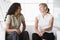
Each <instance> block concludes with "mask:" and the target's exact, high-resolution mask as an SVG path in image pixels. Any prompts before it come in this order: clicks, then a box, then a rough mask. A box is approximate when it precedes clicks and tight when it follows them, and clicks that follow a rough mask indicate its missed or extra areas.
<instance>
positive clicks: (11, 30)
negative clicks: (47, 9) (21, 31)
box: [6, 23, 16, 32]
mask: <svg viewBox="0 0 60 40" xmlns="http://www.w3.org/2000/svg"><path fill="white" fill-rule="evenodd" d="M6 31H7V32H13V31H16V29H10V24H9V23H7V24H6Z"/></svg>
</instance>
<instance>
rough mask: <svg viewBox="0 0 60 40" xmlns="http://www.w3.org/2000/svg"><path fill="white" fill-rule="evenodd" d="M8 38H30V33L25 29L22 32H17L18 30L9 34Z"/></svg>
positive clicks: (22, 39)
mask: <svg viewBox="0 0 60 40" xmlns="http://www.w3.org/2000/svg"><path fill="white" fill-rule="evenodd" d="M6 40H29V34H28V32H27V31H24V32H23V33H21V34H17V32H12V33H11V34H8V35H7V37H6Z"/></svg>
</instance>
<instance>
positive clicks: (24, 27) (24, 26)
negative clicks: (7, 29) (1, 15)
mask: <svg viewBox="0 0 60 40" xmlns="http://www.w3.org/2000/svg"><path fill="white" fill-rule="evenodd" d="M22 24H23V29H22V32H24V31H25V29H26V24H25V21H23V22H22Z"/></svg>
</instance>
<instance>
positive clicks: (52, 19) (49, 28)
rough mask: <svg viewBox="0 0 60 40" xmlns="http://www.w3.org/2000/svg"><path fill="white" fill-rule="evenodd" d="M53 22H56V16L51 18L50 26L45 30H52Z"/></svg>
mask: <svg viewBox="0 0 60 40" xmlns="http://www.w3.org/2000/svg"><path fill="white" fill-rule="evenodd" d="M53 22H54V18H53V17H52V18H51V19H50V25H49V27H48V28H46V29H44V30H45V31H50V30H52V28H53Z"/></svg>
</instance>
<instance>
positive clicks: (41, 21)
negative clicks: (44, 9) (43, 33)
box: [37, 14, 53, 32]
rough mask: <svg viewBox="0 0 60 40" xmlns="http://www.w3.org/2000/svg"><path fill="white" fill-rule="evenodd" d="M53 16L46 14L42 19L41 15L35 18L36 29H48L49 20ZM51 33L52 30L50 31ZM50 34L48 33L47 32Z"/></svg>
mask: <svg viewBox="0 0 60 40" xmlns="http://www.w3.org/2000/svg"><path fill="white" fill-rule="evenodd" d="M52 17H53V16H52V15H51V14H47V15H45V16H44V17H43V16H42V15H39V16H38V17H37V18H38V21H39V23H38V29H39V30H41V29H45V28H48V27H49V25H50V24H49V21H50V19H51V18H52ZM51 31H52V30H51ZM48 32H50V31H48Z"/></svg>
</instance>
